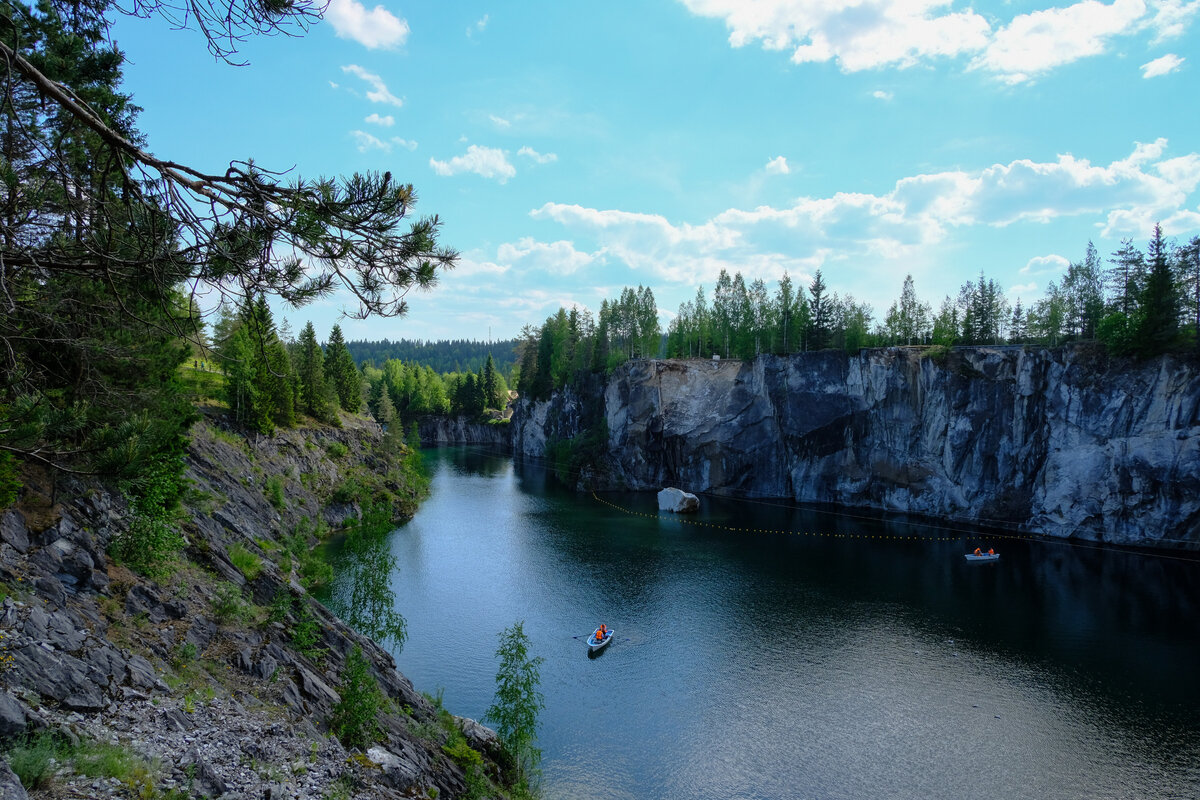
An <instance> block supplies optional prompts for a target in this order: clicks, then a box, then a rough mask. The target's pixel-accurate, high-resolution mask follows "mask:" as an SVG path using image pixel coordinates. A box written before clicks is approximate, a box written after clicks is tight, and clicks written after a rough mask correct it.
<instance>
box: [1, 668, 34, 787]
mask: <svg viewBox="0 0 1200 800" xmlns="http://www.w3.org/2000/svg"><path fill="white" fill-rule="evenodd" d="M27 725H28V722H27V720H26V716H25V705H24V703H22V702H21V701H20V700H18V699H17V698H15V697H13V696H12V695H11V694H10V693H9V692H8V691H7V690H3V689H0V739H8V738H10V737H13V736H20V735H21V734H22V733H24V732H25V728H26V726H27ZM0 796H4V795H0Z"/></svg>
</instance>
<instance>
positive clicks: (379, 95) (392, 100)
mask: <svg viewBox="0 0 1200 800" xmlns="http://www.w3.org/2000/svg"><path fill="white" fill-rule="evenodd" d="M342 72H345V73H348V74H350V75H354V76H355V77H357V78H359V79H361V80H362V81H364V82H365V83H366V84H367V85H369V86H370V87H371V91H369V92H367V99H368V100H370V101H371V102H372V103H386V104H388V105H393V106H402V105H404V101H403V100H401V99H400V98H399V97H396V95H394V94H392V93H391V92H390V91H388V88H387V84H385V83H384V82H383V78H381V77H379V76H378V75H376V74H375V73H373V72H367V71H366V70H365V69H363V68H362V67H360V66H358V65H357V64H347V65H346V66H344V67H342Z"/></svg>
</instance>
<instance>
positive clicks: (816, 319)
mask: <svg viewBox="0 0 1200 800" xmlns="http://www.w3.org/2000/svg"><path fill="white" fill-rule="evenodd" d="M808 293H809V294H810V295H811V296H812V300H811V301H810V303H809V308H810V309H811V315H812V316H811V319H810V321H809V328H808V349H810V350H824V349H825V348H826V347H828V346H829V334H830V328H831V326H830V323H831V321H832V319H831V318H832V313H831V312H832V308H831V306H830V300H829V296H828V295H827V294H826V293H825V279H824V278H823V277H822V276H821V270H819V269H818V270H817V271H816V273H815V274H814V275H813V279H812V283H810V284H809V285H808Z"/></svg>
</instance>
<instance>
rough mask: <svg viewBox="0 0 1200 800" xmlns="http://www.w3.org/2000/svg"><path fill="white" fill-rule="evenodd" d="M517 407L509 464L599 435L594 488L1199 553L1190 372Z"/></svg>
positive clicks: (833, 373)
mask: <svg viewBox="0 0 1200 800" xmlns="http://www.w3.org/2000/svg"><path fill="white" fill-rule="evenodd" d="M600 392H601V393H602V400H599V401H597V398H596V390H595V388H594V387H593V388H589V389H585V390H584V391H576V390H574V389H571V388H570V387H568V389H566V390H564V391H562V392H559V393H557V394H556V395H555V396H554V397H552V398H551V399H550V400H548V401H544V402H531V401H528V400H525V401H522V402H521V403H520V405H519V407H518V409H517V413H516V415H515V416H514V420H513V423H512V426H513V429H512V442H513V447H514V451H515V452H516V453H517V454H518V455H526V456H535V457H541V456H544V455H545V454H546V452H547V443H548V442H551V441H555V440H563V439H567V438H571V437H577V436H579V435H580V434H582V433H584V432H586V431H588V430H595V429H597V428H598V426H601V425H603V426H604V427H606V429H607V439H606V445H605V447H604V448H603V452H602V453H601V454H600V456H599V457H598V458H597V459H595V461H594V469H593V470H590V471H588V472H587V473H586V474H585V476H584V477H585V480H586V481H588V482H589V483H590V484H591V485H592V486H594V487H597V488H634V489H654V490H657V489H659V488H661V487H663V486H678V487H680V488H683V489H686V490H688V491H692V492H708V493H715V494H730V495H735V496H749V497H774V498H789V499H792V500H794V501H797V502H801V503H822V504H824V503H827V504H836V505H839V506H844V507H855V508H865V509H873V510H878V511H886V512H901V513H916V514H922V515H929V516H933V517H938V518H942V519H947V520H959V521H965V522H971V523H977V524H985V525H1000V526H1017V527H1019V528H1021V529H1022V530H1025V531H1030V532H1034V533H1040V534H1046V535H1051V536H1059V537H1079V538H1084V539H1091V540H1098V541H1105V542H1112V543H1121V544H1136V545H1158V546H1168V547H1173V546H1183V547H1189V546H1194V545H1196V544H1200V369H1198V368H1197V365H1196V364H1195V362H1194V361H1188V360H1183V359H1180V358H1176V357H1172V356H1165V357H1162V358H1158V359H1154V360H1151V361H1148V362H1142V363H1133V362H1129V361H1118V360H1115V359H1108V358H1107V357H1105V356H1103V355H1102V354H1100V353H1098V352H1097V351H1096V350H1094V349H1090V348H1083V347H1080V348H1058V349H1026V348H1022V347H997V348H989V347H975V348H955V349H952V350H946V349H944V348H939V349H930V350H925V349H918V348H889V349H882V350H864V351H862V352H860V353H859V354H857V355H850V354H845V353H841V352H837V351H825V352H819V353H802V354H796V355H792V356H760V357H759V358H757V359H755V360H753V361H749V362H730V361H720V362H716V361H707V360H698V359H696V360H639V361H631V362H628V363H626V364H624V365H622V366H621V367H619V368H618V369H617V370H616V371H615V372H614V373H613V374H612V375H611V376H610V377H609V378H608V380H607V381H606V382H605V383H604V384H603V386H602V387H600Z"/></svg>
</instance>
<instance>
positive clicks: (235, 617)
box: [212, 582, 250, 623]
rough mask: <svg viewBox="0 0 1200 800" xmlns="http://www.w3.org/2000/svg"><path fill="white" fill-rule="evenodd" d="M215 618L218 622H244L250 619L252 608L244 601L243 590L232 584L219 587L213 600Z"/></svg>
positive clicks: (222, 584) (223, 583) (224, 583)
mask: <svg viewBox="0 0 1200 800" xmlns="http://www.w3.org/2000/svg"><path fill="white" fill-rule="evenodd" d="M212 611H213V616H215V617H216V618H217V622H221V623H225V622H234V621H243V620H246V619H249V617H250V606H249V605H248V604H247V603H246V601H245V600H243V599H242V593H241V590H239V589H238V588H237V587H236V586H234V585H233V584H232V583H226V582H222V583H221V584H220V585H218V586H217V589H216V591H215V592H214V593H213V599H212Z"/></svg>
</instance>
